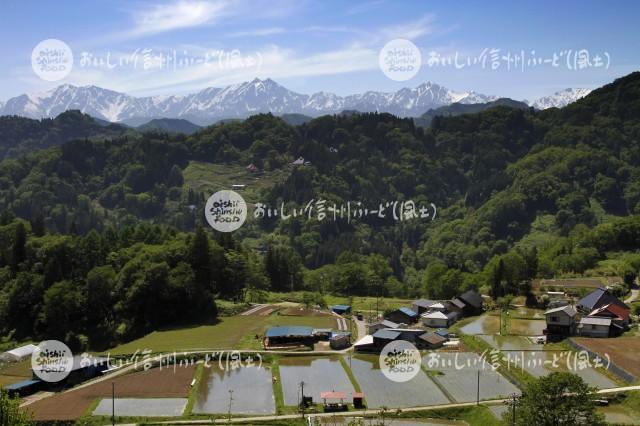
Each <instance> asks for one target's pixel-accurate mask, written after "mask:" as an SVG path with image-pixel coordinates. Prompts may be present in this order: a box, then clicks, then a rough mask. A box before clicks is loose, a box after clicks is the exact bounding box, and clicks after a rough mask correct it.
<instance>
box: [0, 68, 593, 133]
mask: <svg viewBox="0 0 640 426" xmlns="http://www.w3.org/2000/svg"><path fill="white" fill-rule="evenodd" d="M571 90H572V91H569V92H566V93H564V94H561V95H558V93H557V94H554V95H551V96H549V97H545V98H541V100H540V101H541V102H540V103H539V105H541V106H544V107H545V108H546V107H551V106H564V105H566V104H568V103H570V102H572V101H573V100H575V99H572V98H571V96H572V95H574V96H580V97H581V96H584V94H586V93H588V92H586V93H585V92H584V91H585V90H587V89H571ZM556 95H558V96H556ZM554 96H555V97H554ZM497 99H498V98H497V97H496V96H492V95H485V94H481V93H478V92H475V91H466V92H458V91H454V90H451V89H448V88H446V87H444V86H440V85H438V84H436V83H433V82H430V81H427V82H425V83H422V84H420V85H418V86H416V87H414V88H408V87H405V88H402V89H400V90H398V91H396V92H378V91H366V92H364V93H360V94H353V95H347V96H339V95H336V94H334V93H331V92H325V91H320V92H316V93H313V94H311V95H306V94H301V93H297V92H294V91H291V90H289V89H287V88H286V87H284V86H282V85H280V84H278V83H276V82H275V81H274V80H272V79H270V78H267V79H264V80H261V79H258V78H255V79H254V80H252V81H249V82H243V83H238V84H233V85H229V86H226V87H223V88H216V87H209V88H205V89H203V90H201V91H199V92H195V93H191V94H188V95H182V96H175V95H161V96H147V97H134V96H131V95H128V94H125V93H121V92H116V91H114V90H109V89H104V88H100V87H97V86H74V85H71V84H63V85H60V86H57V87H55V88H53V89H50V90H48V91H45V92H40V93H34V94H30V95H29V94H23V95H20V96H16V97H14V98H11V99H9V100H7V101H6V102H5V103H4V104H3V103H1V102H0V115H18V116H22V117H28V118H34V119H40V118H54V117H56V116H57V115H59V114H61V113H63V112H65V111H68V110H79V111H81V112H83V113H86V114H88V115H91V116H92V117H95V118H98V119H101V120H106V121H110V122H120V123H123V124H126V125H130V126H139V125H141V124H144V123H146V122H148V121H150V120H152V119H158V118H169V119H185V120H188V121H191V122H192V123H194V124H196V125H200V126H205V125H210V124H213V123H215V122H217V121H220V120H225V119H236V118H247V117H249V116H251V115H254V114H258V113H266V112H271V113H273V114H275V115H284V114H302V115H305V116H310V117H318V116H321V115H326V114H338V113H340V112H341V111H344V110H357V111H360V112H388V113H391V114H394V115H397V116H399V117H419V116H421V115H422V114H424V113H426V112H427V111H429V110H431V109H436V108H439V107H442V106H447V105H451V104H453V103H461V104H475V103H487V102H491V101H495V100H497ZM576 99H577V98H576ZM535 102H538V101H534V103H535ZM554 102H557V103H558V104H554Z"/></svg>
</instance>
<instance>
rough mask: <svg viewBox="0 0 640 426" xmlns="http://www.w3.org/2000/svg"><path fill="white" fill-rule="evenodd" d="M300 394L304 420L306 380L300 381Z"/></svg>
mask: <svg viewBox="0 0 640 426" xmlns="http://www.w3.org/2000/svg"><path fill="white" fill-rule="evenodd" d="M300 394H301V395H302V397H301V399H302V402H301V403H300V410H301V411H302V418H303V419H304V406H305V402H304V380H302V381H300Z"/></svg>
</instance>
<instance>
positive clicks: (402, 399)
mask: <svg viewBox="0 0 640 426" xmlns="http://www.w3.org/2000/svg"><path fill="white" fill-rule="evenodd" d="M351 370H352V371H353V375H354V376H355V378H356V380H357V382H358V384H359V385H360V388H361V389H362V392H364V396H365V399H366V402H367V406H368V407H369V408H380V407H417V406H424V405H438V404H447V403H449V402H450V401H449V398H447V397H446V396H445V394H444V393H442V391H441V390H440V389H439V388H438V386H437V385H436V384H435V383H434V382H433V381H432V380H431V379H430V378H429V377H428V376H427V374H426V373H425V372H423V371H420V372H418V375H417V376H416V377H414V378H413V379H411V380H410V381H408V382H403V383H398V382H394V381H391V380H389V379H387V378H386V377H385V376H384V375H383V374H382V372H381V371H380V368H379V364H378V357H377V356H371V355H369V356H367V355H359V356H356V357H353V358H352V360H351Z"/></svg>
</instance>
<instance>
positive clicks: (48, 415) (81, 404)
mask: <svg viewBox="0 0 640 426" xmlns="http://www.w3.org/2000/svg"><path fill="white" fill-rule="evenodd" d="M194 371H195V367H193V366H190V367H178V368H176V370H175V372H174V370H173V369H162V370H160V369H158V368H154V369H152V370H148V371H141V372H137V373H131V374H126V375H124V376H120V377H116V378H114V379H113V380H104V381H102V382H99V383H95V384H92V385H89V386H85V387H83V388H78V389H74V390H71V391H69V392H64V393H59V394H57V395H54V396H51V397H49V398H45V399H43V400H40V401H37V402H34V403H33V404H31V405H29V406H27V407H26V408H27V410H28V411H30V412H31V413H32V414H33V417H34V419H35V420H75V419H77V418H79V417H81V416H83V415H84V414H86V412H87V410H88V409H89V407H90V405H91V403H92V402H93V401H94V400H95V399H98V398H107V397H111V383H112V382H113V383H115V390H116V398H186V397H187V396H188V394H189V389H190V388H191V386H190V385H191V380H193V374H194Z"/></svg>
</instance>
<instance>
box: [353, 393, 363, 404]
mask: <svg viewBox="0 0 640 426" xmlns="http://www.w3.org/2000/svg"><path fill="white" fill-rule="evenodd" d="M352 395H353V406H354V407H355V408H364V394H363V393H362V392H354V393H353V394H352Z"/></svg>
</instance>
